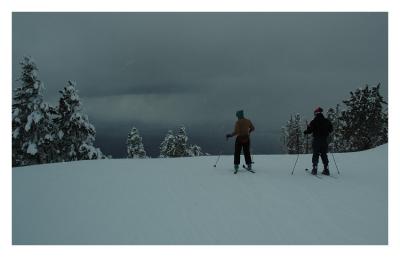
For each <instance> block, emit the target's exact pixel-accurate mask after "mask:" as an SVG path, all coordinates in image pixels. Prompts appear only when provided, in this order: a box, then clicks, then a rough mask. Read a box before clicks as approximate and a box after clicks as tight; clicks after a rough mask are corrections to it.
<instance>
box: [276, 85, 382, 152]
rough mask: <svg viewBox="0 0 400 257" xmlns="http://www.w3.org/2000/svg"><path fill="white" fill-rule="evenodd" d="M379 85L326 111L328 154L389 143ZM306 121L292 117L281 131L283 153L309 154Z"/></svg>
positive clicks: (356, 94) (357, 90)
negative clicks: (328, 123) (331, 129)
mask: <svg viewBox="0 0 400 257" xmlns="http://www.w3.org/2000/svg"><path fill="white" fill-rule="evenodd" d="M379 89H380V83H379V84H378V85H376V86H372V87H370V86H369V85H366V86H365V87H364V88H358V89H356V90H355V91H354V92H353V91H351V92H350V97H349V98H348V99H346V100H343V101H342V103H343V105H340V104H337V105H336V106H335V108H329V109H328V110H327V112H326V118H327V119H329V120H330V121H331V123H332V126H333V132H332V133H331V135H330V137H329V150H330V151H331V152H354V151H363V150H367V149H371V148H374V147H376V146H379V145H382V144H385V143H387V142H388V109H387V102H386V101H385V100H384V98H383V97H382V95H381V94H380V93H379ZM306 127H307V121H306V120H305V119H304V118H303V117H302V116H301V115H300V114H296V115H291V116H290V119H289V120H288V122H287V123H286V125H285V126H283V127H282V128H281V145H282V150H283V152H285V153H289V154H297V153H311V152H312V147H311V138H309V137H308V135H304V134H303V131H304V130H305V128H306Z"/></svg>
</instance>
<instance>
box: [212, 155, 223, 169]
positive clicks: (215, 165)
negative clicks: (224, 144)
mask: <svg viewBox="0 0 400 257" xmlns="http://www.w3.org/2000/svg"><path fill="white" fill-rule="evenodd" d="M221 154H222V151H220V152H219V155H218V158H217V161H216V162H215V164H214V168H215V167H217V163H218V162H219V158H220V157H221Z"/></svg>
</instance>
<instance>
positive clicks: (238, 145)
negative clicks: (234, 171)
mask: <svg viewBox="0 0 400 257" xmlns="http://www.w3.org/2000/svg"><path fill="white" fill-rule="evenodd" d="M242 148H243V153H244V159H245V161H246V164H247V165H249V164H251V157H250V137H248V136H237V137H236V141H235V159H234V164H235V165H239V164H240V153H241V152H242Z"/></svg>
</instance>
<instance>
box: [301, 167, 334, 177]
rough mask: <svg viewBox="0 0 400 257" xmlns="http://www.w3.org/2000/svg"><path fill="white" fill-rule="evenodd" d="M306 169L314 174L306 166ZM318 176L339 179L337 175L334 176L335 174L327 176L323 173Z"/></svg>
mask: <svg viewBox="0 0 400 257" xmlns="http://www.w3.org/2000/svg"><path fill="white" fill-rule="evenodd" d="M305 171H306V172H308V173H309V174H310V175H312V174H311V172H310V170H309V169H307V168H306V169H305ZM317 176H319V177H320V178H323V177H324V178H333V179H338V177H337V176H333V175H329V176H327V175H324V174H321V175H317Z"/></svg>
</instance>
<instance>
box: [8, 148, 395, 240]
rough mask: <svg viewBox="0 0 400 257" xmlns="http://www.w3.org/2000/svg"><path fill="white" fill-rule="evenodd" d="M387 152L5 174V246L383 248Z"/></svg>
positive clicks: (105, 164) (91, 165)
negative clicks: (323, 162) (9, 233)
mask: <svg viewBox="0 0 400 257" xmlns="http://www.w3.org/2000/svg"><path fill="white" fill-rule="evenodd" d="M387 156H388V155H387V145H384V146H381V147H378V148H376V149H372V150H368V151H364V152H357V153H346V154H335V158H336V161H337V163H338V166H339V169H340V172H341V174H340V176H338V174H337V171H336V169H335V165H334V163H333V162H332V156H331V155H329V157H330V160H331V165H330V167H331V173H332V174H333V175H334V176H335V177H337V178H336V179H335V178H327V177H323V178H322V179H318V178H315V177H313V176H311V175H308V174H306V173H305V171H304V168H306V167H309V166H310V162H311V156H310V155H300V158H299V161H298V163H297V168H296V170H295V171H294V175H293V176H291V175H290V172H291V170H292V167H293V164H294V161H295V160H296V156H295V155H256V156H254V162H255V164H254V168H255V170H256V172H257V173H256V174H252V173H249V172H247V171H244V170H242V171H241V172H239V173H238V174H236V175H233V174H232V171H233V168H232V166H233V165H232V162H233V158H232V156H222V157H221V159H220V161H219V163H218V165H217V167H216V168H214V167H213V165H214V163H215V161H216V157H215V156H208V157H194V158H178V159H144V160H143V159H135V160H129V159H121V160H97V161H80V162H71V163H60V164H50V165H37V166H30V167H21V168H14V169H13V243H14V244H387V240H388V239H387V238H388V237H387V233H388V211H387V210H388V196H387V189H388V186H387V180H388V174H387V170H388V167H387V163H388V160H387Z"/></svg>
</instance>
